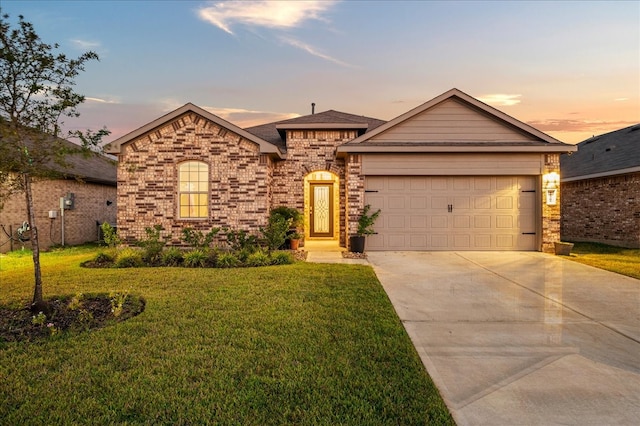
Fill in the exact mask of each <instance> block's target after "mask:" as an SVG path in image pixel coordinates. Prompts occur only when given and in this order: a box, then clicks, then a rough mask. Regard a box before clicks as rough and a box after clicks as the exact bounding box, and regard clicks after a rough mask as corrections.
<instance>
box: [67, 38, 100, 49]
mask: <svg viewBox="0 0 640 426" xmlns="http://www.w3.org/2000/svg"><path fill="white" fill-rule="evenodd" d="M71 43H72V44H73V46H74V47H77V48H78V49H82V50H86V49H98V48H99V47H100V46H101V45H100V43H98V42H97V41H89V40H81V39H79V38H74V39H72V40H71Z"/></svg>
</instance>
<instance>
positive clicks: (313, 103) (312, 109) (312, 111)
mask: <svg viewBox="0 0 640 426" xmlns="http://www.w3.org/2000/svg"><path fill="white" fill-rule="evenodd" d="M315 113H316V103H315V102H311V114H315Z"/></svg>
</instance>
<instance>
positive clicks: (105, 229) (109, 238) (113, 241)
mask: <svg viewBox="0 0 640 426" xmlns="http://www.w3.org/2000/svg"><path fill="white" fill-rule="evenodd" d="M100 229H101V230H102V238H103V240H104V243H105V244H106V245H107V247H111V248H114V247H117V246H119V245H120V244H122V240H120V237H118V233H117V231H116V229H115V228H114V227H113V226H111V225H110V224H108V223H107V222H104V223H103V224H102V225H100Z"/></svg>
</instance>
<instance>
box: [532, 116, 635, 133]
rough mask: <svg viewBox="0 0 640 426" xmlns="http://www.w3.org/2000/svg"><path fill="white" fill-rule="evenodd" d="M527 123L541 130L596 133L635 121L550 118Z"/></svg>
mask: <svg viewBox="0 0 640 426" xmlns="http://www.w3.org/2000/svg"><path fill="white" fill-rule="evenodd" d="M527 124H530V125H531V126H533V127H535V128H536V129H538V130H542V131H543V132H553V131H555V132H590V133H594V134H597V133H606V132H610V131H612V130H616V129H622V128H624V127H628V126H632V125H633V124H636V123H635V122H632V121H622V120H621V121H607V120H571V119H564V118H557V119H556V118H551V119H547V120H536V121H528V122H527Z"/></svg>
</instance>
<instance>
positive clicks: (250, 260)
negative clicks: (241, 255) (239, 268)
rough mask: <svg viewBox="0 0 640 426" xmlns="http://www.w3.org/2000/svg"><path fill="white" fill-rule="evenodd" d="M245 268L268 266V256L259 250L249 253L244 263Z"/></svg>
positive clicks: (269, 260) (269, 261)
mask: <svg viewBox="0 0 640 426" xmlns="http://www.w3.org/2000/svg"><path fill="white" fill-rule="evenodd" d="M244 263H245V265H246V266H268V265H270V264H271V259H270V258H269V255H268V254H267V253H265V252H263V251H261V250H258V251H256V252H255V253H251V254H250V255H249V256H248V257H247V260H246V261H245V262H244Z"/></svg>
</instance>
